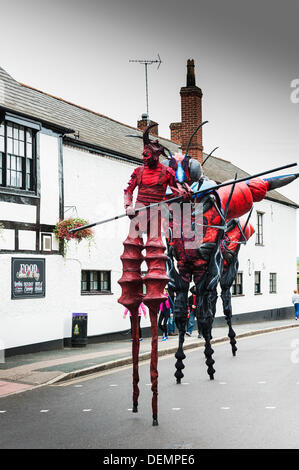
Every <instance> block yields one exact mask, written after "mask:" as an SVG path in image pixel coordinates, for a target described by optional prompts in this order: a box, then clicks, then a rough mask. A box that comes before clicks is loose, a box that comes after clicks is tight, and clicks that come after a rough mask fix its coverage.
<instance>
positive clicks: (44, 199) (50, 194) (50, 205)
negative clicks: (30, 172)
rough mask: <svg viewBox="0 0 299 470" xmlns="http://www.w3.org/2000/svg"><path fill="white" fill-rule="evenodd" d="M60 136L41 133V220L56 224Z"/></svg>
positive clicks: (57, 215) (45, 222)
mask: <svg viewBox="0 0 299 470" xmlns="http://www.w3.org/2000/svg"><path fill="white" fill-rule="evenodd" d="M58 144H59V142H58V137H55V136H50V135H46V134H43V133H41V134H40V184H41V199H40V222H41V224H50V225H55V224H56V222H57V220H58V217H59V179H58V162H59V152H58V150H59V147H58Z"/></svg>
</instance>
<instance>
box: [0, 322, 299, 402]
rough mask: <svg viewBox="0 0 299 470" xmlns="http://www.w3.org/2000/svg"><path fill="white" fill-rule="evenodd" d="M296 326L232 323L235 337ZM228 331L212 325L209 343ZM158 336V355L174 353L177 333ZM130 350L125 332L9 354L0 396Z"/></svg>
mask: <svg viewBox="0 0 299 470" xmlns="http://www.w3.org/2000/svg"><path fill="white" fill-rule="evenodd" d="M297 327H299V322H297V321H295V320H294V319H293V318H291V319H284V320H272V321H260V322H254V323H244V324H237V325H234V330H235V332H236V339H238V338H242V337H247V336H251V335H258V334H263V333H267V332H273V331H279V330H283V329H289V328H297ZM227 332H228V328H227V327H214V328H213V340H212V343H219V342H224V341H228V337H227ZM161 339H162V338H161V336H160V337H159V343H158V354H159V356H162V355H167V354H175V352H176V351H177V347H178V337H177V336H169V338H168V340H167V341H163V342H162V341H161ZM203 345H204V340H203V339H202V338H197V331H194V332H193V335H192V336H191V337H188V336H185V342H184V349H186V350H187V349H193V348H197V347H200V346H203ZM237 346H238V345H237ZM131 351H132V343H131V341H130V338H129V336H127V337H126V338H125V339H123V340H118V341H110V342H101V343H95V344H87V345H86V346H85V347H80V348H78V347H70V348H64V349H57V350H53V351H43V352H37V353H32V354H24V355H17V356H13V357H9V358H7V359H6V360H5V362H4V363H1V364H0V398H1V397H4V396H7V395H12V394H16V393H20V392H24V391H27V390H32V389H34V388H37V387H42V386H45V385H52V384H55V383H57V382H63V381H66V380H70V379H74V378H76V377H82V376H86V375H91V374H96V373H98V372H101V371H107V370H109V369H113V368H115V367H120V366H125V365H128V364H131V363H132V355H131ZM150 351H151V338H144V339H143V341H142V342H141V343H140V354H139V360H140V361H145V360H148V359H150ZM237 354H238V353H237Z"/></svg>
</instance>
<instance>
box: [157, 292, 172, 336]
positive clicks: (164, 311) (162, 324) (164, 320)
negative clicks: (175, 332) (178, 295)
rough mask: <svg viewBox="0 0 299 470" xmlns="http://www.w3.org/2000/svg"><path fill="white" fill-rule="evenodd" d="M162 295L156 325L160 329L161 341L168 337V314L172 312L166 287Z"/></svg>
mask: <svg viewBox="0 0 299 470" xmlns="http://www.w3.org/2000/svg"><path fill="white" fill-rule="evenodd" d="M164 296H165V299H164V300H163V301H162V302H161V304H160V308H159V321H158V327H159V328H160V330H161V331H162V341H166V340H167V339H168V320H169V317H170V314H171V313H173V309H172V307H171V305H170V300H169V296H168V291H167V289H164Z"/></svg>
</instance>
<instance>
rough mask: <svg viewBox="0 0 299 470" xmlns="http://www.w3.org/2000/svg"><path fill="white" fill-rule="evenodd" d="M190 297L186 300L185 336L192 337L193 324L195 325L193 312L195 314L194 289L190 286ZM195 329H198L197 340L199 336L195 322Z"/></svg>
mask: <svg viewBox="0 0 299 470" xmlns="http://www.w3.org/2000/svg"><path fill="white" fill-rule="evenodd" d="M190 292H191V295H190V296H189V298H188V323H187V331H186V335H187V336H192V333H193V329H194V324H195V317H196V315H195V312H196V287H195V286H192V287H191V289H190ZM197 329H198V336H197V337H198V338H200V337H201V335H200V328H199V323H198V320H197Z"/></svg>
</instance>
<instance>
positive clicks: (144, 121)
mask: <svg viewBox="0 0 299 470" xmlns="http://www.w3.org/2000/svg"><path fill="white" fill-rule="evenodd" d="M152 124H156V126H155V127H153V128H152V129H151V130H150V134H152V135H155V136H158V125H159V124H158V123H157V122H155V121H149V124H147V114H142V115H141V120H140V121H137V128H138V129H139V130H140V131H142V132H143V131H144V130H145V129H146V128H147V126H148V125H149V126H151V125H152Z"/></svg>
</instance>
